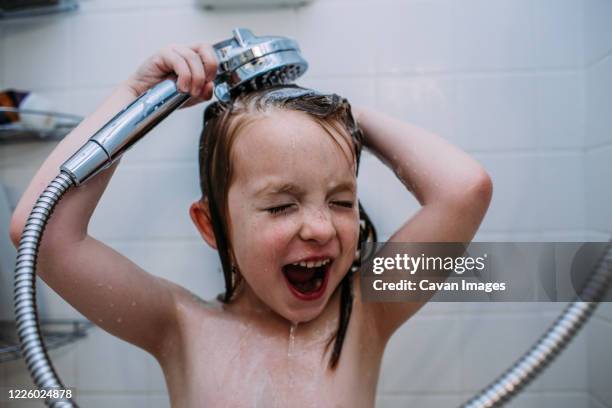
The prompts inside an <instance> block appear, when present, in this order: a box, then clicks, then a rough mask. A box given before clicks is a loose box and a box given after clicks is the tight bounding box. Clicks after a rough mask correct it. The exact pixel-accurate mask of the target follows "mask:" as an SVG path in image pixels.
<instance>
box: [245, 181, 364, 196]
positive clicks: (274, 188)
mask: <svg viewBox="0 0 612 408" xmlns="http://www.w3.org/2000/svg"><path fill="white" fill-rule="evenodd" d="M339 191H350V192H354V191H355V183H354V182H353V181H343V182H340V183H338V184H336V185H335V186H334V187H332V189H331V190H330V194H334V193H337V192H339ZM282 193H291V194H295V195H302V194H304V190H303V189H302V188H301V187H299V186H297V185H295V184H293V183H290V182H288V183H280V184H277V183H268V184H266V185H265V186H264V187H263V188H261V189H259V190H257V191H256V192H255V195H256V196H260V195H263V196H269V195H276V194H282Z"/></svg>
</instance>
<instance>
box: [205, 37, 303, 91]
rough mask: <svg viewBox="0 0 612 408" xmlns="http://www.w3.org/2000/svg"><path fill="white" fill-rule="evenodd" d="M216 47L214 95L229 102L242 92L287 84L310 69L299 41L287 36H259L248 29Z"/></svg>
mask: <svg viewBox="0 0 612 408" xmlns="http://www.w3.org/2000/svg"><path fill="white" fill-rule="evenodd" d="M233 33H234V36H233V37H232V38H230V39H228V40H225V41H221V42H219V43H217V44H215V45H214V46H213V48H214V50H215V52H216V53H217V58H218V60H219V69H218V71H217V78H216V79H215V95H216V96H217V98H218V99H219V100H220V101H223V102H229V101H230V100H231V99H232V98H233V97H235V96H236V95H238V94H240V93H244V92H248V91H252V90H256V89H261V88H264V87H266V86H272V85H278V84H288V83H291V82H293V81H294V80H295V79H297V78H298V77H300V76H301V75H303V74H304V72H306V70H307V69H308V63H307V62H306V60H305V59H304V58H303V57H302V55H301V53H300V48H299V46H298V44H297V43H296V42H295V41H293V40H291V39H289V38H286V37H273V36H263V37H257V36H255V35H253V33H252V32H251V31H250V30H248V29H245V28H237V29H234V31H233Z"/></svg>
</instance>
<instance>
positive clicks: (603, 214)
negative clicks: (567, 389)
mask: <svg viewBox="0 0 612 408" xmlns="http://www.w3.org/2000/svg"><path fill="white" fill-rule="evenodd" d="M610 21H612V2H610V1H600V0H588V1H586V4H585V38H584V40H585V89H586V111H587V115H586V143H585V148H586V149H585V190H586V197H587V200H586V207H585V208H586V224H587V228H589V229H590V230H591V231H592V235H593V238H594V240H600V241H607V240H609V239H610V237H611V235H612V213H611V212H610V208H611V205H612V191H611V190H610V188H609V187H608V184H609V183H608V182H607V180H609V178H610V175H611V174H612V172H611V171H610V163H612V132H610V125H612V122H611V121H610V109H609V106H610V103H612V99H611V97H610V93H611V91H612V70H611V68H612V57H611V55H610V52H611V51H612V25H611V24H610ZM606 105H608V109H606ZM611 290H612V289H611ZM611 293H612V292H611ZM607 298H608V299H610V296H608V297H607ZM611 336H612V303H610V302H607V303H603V304H601V305H600V306H599V308H598V309H597V311H596V312H595V316H594V317H593V318H592V322H591V323H590V324H589V326H588V348H587V357H588V374H587V378H588V392H589V394H590V397H591V401H590V403H591V405H590V406H591V407H593V408H603V407H612V394H611V393H610V382H609V381H608V380H607V379H609V378H610V366H612V360H611V359H610V358H609V357H610V352H609V345H610V338H612V337H611Z"/></svg>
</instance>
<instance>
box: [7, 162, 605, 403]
mask: <svg viewBox="0 0 612 408" xmlns="http://www.w3.org/2000/svg"><path fill="white" fill-rule="evenodd" d="M73 185H74V182H73V181H72V179H71V178H70V177H69V176H68V175H67V174H65V173H63V172H61V173H60V174H59V175H58V176H57V177H56V178H55V179H54V180H53V181H51V183H49V185H48V186H47V188H46V189H45V190H44V192H43V193H42V194H41V195H40V197H39V198H38V200H37V201H36V204H35V205H34V208H33V209H32V212H31V214H30V216H29V217H28V220H27V223H26V226H25V228H24V231H23V234H22V236H21V240H20V242H19V249H18V253H17V266H16V269H15V315H16V319H17V333H18V336H19V340H20V342H21V352H22V355H23V357H24V359H25V362H26V365H27V367H28V370H29V371H30V375H31V376H32V379H33V380H34V383H35V384H36V386H37V387H38V388H40V389H64V385H63V384H62V382H61V380H60V379H59V377H58V375H57V374H56V372H55V370H54V369H53V366H52V364H51V361H50V360H49V357H48V356H47V352H46V350H45V346H44V344H43V342H42V338H41V336H40V332H39V326H38V315H37V311H36V287H35V283H36V272H35V267H36V257H37V252H38V246H39V244H40V241H41V238H42V235H43V233H44V230H45V226H46V224H47V221H48V219H49V217H50V216H51V214H52V212H53V209H54V208H55V205H56V204H57V202H58V201H59V200H60V199H61V198H62V196H63V195H64V194H65V193H66V191H67V190H68V189H69V188H70V187H72V186H73ZM611 281H612V242H608V245H607V246H606V249H605V251H604V252H603V255H602V257H601V258H600V259H599V260H598V262H597V264H596V266H595V268H594V272H593V274H592V275H591V277H590V278H589V280H588V281H587V283H586V285H585V287H584V289H583V290H582V292H581V295H580V296H579V299H580V300H575V301H574V302H572V303H570V304H569V305H568V306H567V308H566V309H565V310H564V312H563V313H562V314H561V315H560V316H559V318H558V319H557V320H556V321H555V323H554V324H553V325H552V326H551V327H550V328H549V329H548V331H547V332H546V333H545V334H544V335H543V336H542V337H541V338H540V339H539V340H538V341H537V342H536V343H535V345H534V346H532V347H531V349H529V351H527V352H526V353H525V354H524V355H523V356H522V357H521V358H520V359H519V360H517V362H516V363H514V364H513V365H512V367H510V368H509V369H508V370H507V371H506V372H505V373H504V374H502V375H501V376H500V377H499V378H498V379H496V380H495V381H493V382H492V383H491V384H490V385H489V386H488V387H486V388H485V389H483V390H482V391H481V392H480V393H478V394H477V395H476V396H475V397H474V398H472V399H471V400H469V401H468V402H466V403H465V404H463V405H462V408H490V407H500V406H502V405H503V404H505V403H506V402H508V401H510V399H512V398H513V397H514V396H515V395H516V394H517V393H518V392H520V391H521V390H522V389H523V388H524V387H525V386H527V385H528V384H529V383H530V382H531V381H533V380H534V379H535V378H536V377H537V376H538V375H539V374H540V373H541V372H542V371H543V370H544V369H545V368H546V367H547V366H548V365H549V364H550V363H551V362H552V361H553V360H554V359H555V358H556V357H557V356H558V355H559V354H560V353H561V351H562V350H563V349H564V348H565V347H566V346H567V345H568V344H569V342H570V341H571V340H572V339H573V338H574V336H575V335H576V334H577V333H578V331H579V330H580V329H581V328H582V327H583V326H584V324H585V323H586V322H587V320H588V319H589V318H590V317H591V315H592V314H593V312H594V311H595V309H596V308H597V305H598V304H599V302H600V301H601V299H602V298H603V297H604V296H605V294H606V291H607V290H608V287H609V286H610V283H611ZM45 404H46V405H48V406H50V407H53V408H56V407H58V408H59V407H62V408H63V407H77V404H76V403H75V402H74V401H73V400H72V399H71V398H59V399H49V400H46V401H45Z"/></svg>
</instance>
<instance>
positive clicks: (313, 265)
mask: <svg viewBox="0 0 612 408" xmlns="http://www.w3.org/2000/svg"><path fill="white" fill-rule="evenodd" d="M329 262H330V259H329V258H328V259H324V260H322V261H317V262H303V261H302V262H294V263H292V264H291V265H299V266H304V267H306V268H318V267H319V266H323V265H326V264H328V263H329Z"/></svg>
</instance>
